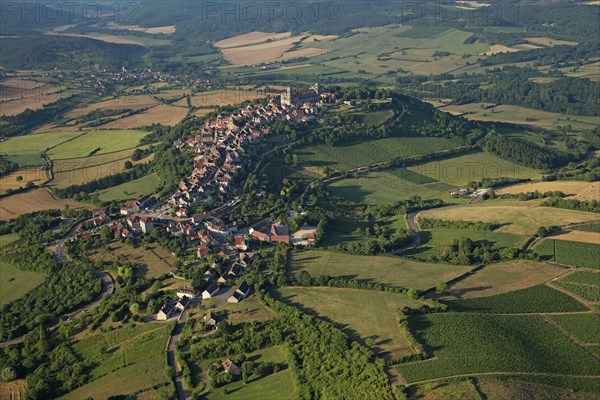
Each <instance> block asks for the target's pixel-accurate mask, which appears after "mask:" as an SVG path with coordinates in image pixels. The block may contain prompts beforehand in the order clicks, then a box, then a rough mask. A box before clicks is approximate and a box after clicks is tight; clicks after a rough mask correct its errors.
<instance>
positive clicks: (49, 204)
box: [0, 188, 85, 221]
mask: <svg viewBox="0 0 600 400" xmlns="http://www.w3.org/2000/svg"><path fill="white" fill-rule="evenodd" d="M65 206H69V207H70V208H80V207H85V205H84V204H82V203H78V202H76V201H75V200H71V199H55V198H54V197H52V195H51V194H50V192H49V191H48V190H47V189H44V188H38V189H33V190H29V191H27V192H23V193H18V194H13V195H10V196H7V197H4V198H1V199H0V220H1V221H8V220H10V219H13V218H16V217H18V216H19V215H21V214H27V213H31V212H34V211H41V210H62V209H64V208H65Z"/></svg>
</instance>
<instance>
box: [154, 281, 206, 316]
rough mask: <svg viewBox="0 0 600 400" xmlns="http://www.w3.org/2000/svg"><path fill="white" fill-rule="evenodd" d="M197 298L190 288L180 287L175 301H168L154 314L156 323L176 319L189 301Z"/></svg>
mask: <svg viewBox="0 0 600 400" xmlns="http://www.w3.org/2000/svg"><path fill="white" fill-rule="evenodd" d="M196 296H197V293H196V290H195V289H194V288H193V287H191V286H182V287H180V288H179V289H177V299H169V300H167V302H166V303H165V304H164V305H163V306H162V307H161V308H160V310H159V311H158V313H157V314H156V320H157V321H166V320H168V319H171V318H174V317H178V316H179V315H181V313H182V312H183V310H185V308H186V307H187V305H188V304H189V302H190V300H191V299H193V298H194V297H196Z"/></svg>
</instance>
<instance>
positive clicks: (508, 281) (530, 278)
mask: <svg viewBox="0 0 600 400" xmlns="http://www.w3.org/2000/svg"><path fill="white" fill-rule="evenodd" d="M564 272H565V269H563V268H560V267H558V266H555V265H551V264H545V263H540V262H535V261H521V260H519V261H508V262H502V263H494V264H489V265H486V266H485V267H484V268H483V269H480V270H478V271H477V272H475V273H473V274H471V275H468V276H467V277H466V278H464V279H461V280H460V281H458V282H456V283H454V284H452V285H451V286H450V287H449V289H448V293H449V294H450V295H451V296H454V297H458V298H465V299H468V298H472V297H483V296H491V295H495V294H500V293H505V292H510V291H513V290H518V289H524V288H527V287H530V286H535V285H538V284H540V283H544V282H547V281H549V280H551V279H554V278H556V277H557V276H559V275H561V274H563V273H564Z"/></svg>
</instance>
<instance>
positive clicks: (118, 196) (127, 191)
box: [97, 173, 160, 202]
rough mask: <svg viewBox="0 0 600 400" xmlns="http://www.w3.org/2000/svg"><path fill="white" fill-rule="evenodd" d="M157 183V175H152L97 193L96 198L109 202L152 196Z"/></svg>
mask: <svg viewBox="0 0 600 400" xmlns="http://www.w3.org/2000/svg"><path fill="white" fill-rule="evenodd" d="M159 183H160V178H159V177H158V175H156V174H154V173H152V174H148V175H146V176H144V177H141V178H139V179H134V180H132V181H129V182H125V183H122V184H120V185H117V186H113V187H111V188H108V189H103V190H100V191H98V192H97V193H98V198H99V199H100V201H104V202H109V201H120V200H130V199H134V198H137V197H141V196H143V195H151V194H154V192H155V191H156V189H157V188H158V185H159Z"/></svg>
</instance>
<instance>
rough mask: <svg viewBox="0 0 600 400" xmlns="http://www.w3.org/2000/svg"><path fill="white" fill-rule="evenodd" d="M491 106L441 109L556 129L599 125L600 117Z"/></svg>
mask: <svg viewBox="0 0 600 400" xmlns="http://www.w3.org/2000/svg"><path fill="white" fill-rule="evenodd" d="M489 106H492V104H490V103H469V104H461V105H449V106H445V107H441V108H440V110H441V111H445V112H449V113H451V114H454V115H457V114H458V115H464V117H465V118H467V119H469V120H475V121H498V122H507V123H511V124H519V125H528V126H534V127H537V128H543V129H549V130H553V129H556V128H557V127H558V125H563V126H564V125H571V127H572V128H573V129H576V130H583V129H591V128H593V127H594V126H596V125H598V117H591V116H583V115H567V114H559V113H553V112H548V111H542V110H536V109H533V108H527V107H520V106H514V105H508V104H502V105H498V106H494V107H493V108H487V107H489Z"/></svg>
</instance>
